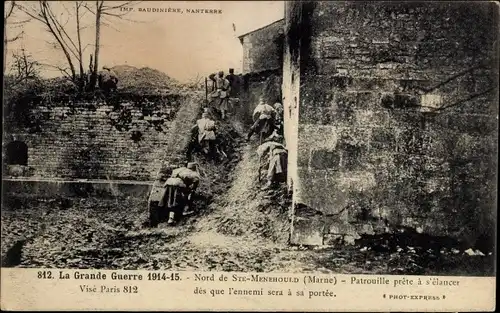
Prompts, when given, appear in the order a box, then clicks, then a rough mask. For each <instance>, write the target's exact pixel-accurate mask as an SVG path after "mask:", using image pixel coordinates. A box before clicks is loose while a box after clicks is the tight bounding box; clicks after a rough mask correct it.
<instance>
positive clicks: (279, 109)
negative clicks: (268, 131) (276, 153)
mask: <svg viewBox="0 0 500 313" xmlns="http://www.w3.org/2000/svg"><path fill="white" fill-rule="evenodd" d="M273 107H274V109H275V110H276V121H275V126H276V129H277V132H278V134H279V135H280V136H283V134H284V129H283V112H284V110H283V105H282V104H281V103H280V102H279V101H276V103H275V104H274V105H273Z"/></svg>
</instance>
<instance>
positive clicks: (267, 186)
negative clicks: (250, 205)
mask: <svg viewBox="0 0 500 313" xmlns="http://www.w3.org/2000/svg"><path fill="white" fill-rule="evenodd" d="M272 185H273V182H272V181H270V180H269V181H268V182H267V184H266V185H265V186H264V187H262V188H261V189H260V190H263V191H264V190H269V189H271V187H272Z"/></svg>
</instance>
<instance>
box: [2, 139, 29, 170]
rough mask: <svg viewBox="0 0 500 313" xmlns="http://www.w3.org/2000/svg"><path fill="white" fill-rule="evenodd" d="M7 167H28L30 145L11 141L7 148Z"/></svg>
mask: <svg viewBox="0 0 500 313" xmlns="http://www.w3.org/2000/svg"><path fill="white" fill-rule="evenodd" d="M5 148H6V149H5V154H6V155H5V159H6V160H5V163H6V164H7V165H24V166H27V165H28V145H26V144H25V143H24V142H22V141H19V140H14V141H11V142H9V143H8V144H7V146H6V147H5Z"/></svg>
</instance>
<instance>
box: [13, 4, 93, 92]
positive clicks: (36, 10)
mask: <svg viewBox="0 0 500 313" xmlns="http://www.w3.org/2000/svg"><path fill="white" fill-rule="evenodd" d="M32 3H33V4H32V5H30V6H28V5H27V4H24V5H19V7H20V9H21V10H22V11H23V12H24V13H25V14H27V15H28V16H29V17H31V18H33V19H35V20H36V21H38V22H40V23H42V24H43V25H44V26H45V27H46V30H47V31H48V32H49V33H50V34H51V35H52V37H53V38H54V39H55V41H56V43H55V45H54V46H55V47H57V48H59V49H60V50H61V51H62V52H63V54H64V56H65V58H66V61H67V66H68V67H60V66H55V65H53V67H55V68H57V69H58V70H59V71H60V72H61V73H62V74H63V75H64V76H66V77H67V78H68V79H69V80H71V81H72V82H73V83H75V84H76V85H78V86H79V87H80V88H83V84H84V80H83V77H84V70H83V49H82V40H81V31H82V29H83V27H82V25H81V23H80V21H81V17H82V16H83V12H82V7H83V5H84V2H83V1H74V2H72V3H73V5H74V13H72V12H71V11H72V10H70V9H68V7H67V6H66V2H60V3H59V4H60V5H61V6H62V8H63V9H64V10H65V11H66V13H67V15H66V20H65V21H63V18H64V15H63V14H56V13H55V11H54V9H53V7H52V2H49V1H46V0H41V1H37V2H32ZM30 4H31V3H30ZM70 20H73V21H74V22H75V28H76V34H77V39H76V42H75V40H74V38H72V37H71V36H70V35H69V33H68V31H69V26H68V23H69V21H70ZM75 64H77V65H76V66H75ZM77 66H78V71H79V75H78V74H77Z"/></svg>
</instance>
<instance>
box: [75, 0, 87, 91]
mask: <svg viewBox="0 0 500 313" xmlns="http://www.w3.org/2000/svg"><path fill="white" fill-rule="evenodd" d="M79 11H80V3H76V33H77V36H78V62H79V63H80V64H79V65H80V79H79V82H78V90H80V91H83V88H85V80H86V76H85V73H84V70H83V53H82V39H81V31H80V12H79Z"/></svg>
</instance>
